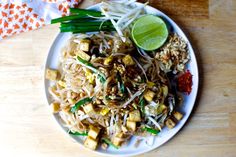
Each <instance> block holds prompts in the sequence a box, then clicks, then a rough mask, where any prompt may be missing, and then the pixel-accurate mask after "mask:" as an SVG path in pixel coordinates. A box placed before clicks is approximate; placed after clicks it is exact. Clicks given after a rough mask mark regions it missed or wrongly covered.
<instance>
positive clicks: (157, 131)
mask: <svg viewBox="0 0 236 157" xmlns="http://www.w3.org/2000/svg"><path fill="white" fill-rule="evenodd" d="M143 130H145V131H147V132H150V133H152V134H155V135H157V134H158V133H159V132H160V131H159V130H156V129H152V128H149V127H145V128H143Z"/></svg>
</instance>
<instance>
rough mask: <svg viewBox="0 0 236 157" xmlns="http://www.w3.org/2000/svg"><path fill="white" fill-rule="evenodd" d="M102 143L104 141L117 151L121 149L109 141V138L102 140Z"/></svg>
mask: <svg viewBox="0 0 236 157" xmlns="http://www.w3.org/2000/svg"><path fill="white" fill-rule="evenodd" d="M102 141H104V142H105V143H106V144H108V145H110V146H112V147H114V148H116V149H119V147H118V146H116V145H114V144H113V143H112V142H111V141H110V140H109V139H107V138H102Z"/></svg>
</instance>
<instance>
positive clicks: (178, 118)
mask: <svg viewBox="0 0 236 157" xmlns="http://www.w3.org/2000/svg"><path fill="white" fill-rule="evenodd" d="M173 116H174V117H175V119H176V120H178V121H180V120H181V119H182V118H183V114H181V113H180V112H178V111H175V112H174V113H173Z"/></svg>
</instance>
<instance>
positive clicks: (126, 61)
mask: <svg viewBox="0 0 236 157" xmlns="http://www.w3.org/2000/svg"><path fill="white" fill-rule="evenodd" d="M122 61H123V63H124V64H125V65H126V66H129V65H134V64H135V62H134V60H133V59H132V57H131V56H130V55H126V56H125V57H123V58H122Z"/></svg>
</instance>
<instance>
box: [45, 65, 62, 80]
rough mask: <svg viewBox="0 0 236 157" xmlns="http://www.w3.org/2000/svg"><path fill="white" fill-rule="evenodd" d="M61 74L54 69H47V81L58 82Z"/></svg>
mask: <svg viewBox="0 0 236 157" xmlns="http://www.w3.org/2000/svg"><path fill="white" fill-rule="evenodd" d="M58 76H59V72H58V71H57V70H53V69H49V68H48V69H47V70H46V79H48V80H51V81H56V80H57V79H58Z"/></svg>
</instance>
